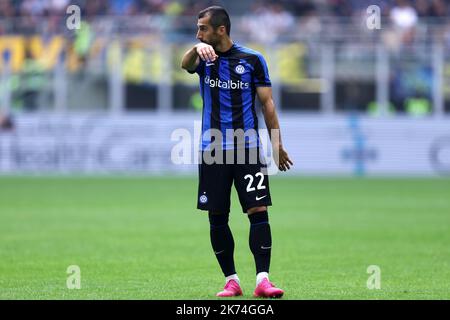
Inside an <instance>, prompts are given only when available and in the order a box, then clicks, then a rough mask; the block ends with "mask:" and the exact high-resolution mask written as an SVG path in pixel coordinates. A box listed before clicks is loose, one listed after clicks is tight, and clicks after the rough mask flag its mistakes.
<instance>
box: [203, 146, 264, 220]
mask: <svg viewBox="0 0 450 320" xmlns="http://www.w3.org/2000/svg"><path fill="white" fill-rule="evenodd" d="M250 150H252V149H250ZM250 150H248V149H246V151H245V160H244V159H243V156H242V155H243V153H241V154H240V155H241V157H240V159H238V154H239V153H238V151H236V150H233V151H222V154H223V161H222V163H212V164H209V163H211V162H207V163H206V162H205V161H204V159H205V156H211V152H210V151H203V152H202V153H201V156H202V160H201V161H200V164H199V186H198V197H197V208H198V209H200V210H208V211H213V212H218V213H228V212H230V196H231V186H232V184H233V182H234V186H235V188H236V191H237V193H238V196H239V202H240V203H241V207H242V211H243V212H244V213H246V212H247V210H248V209H250V208H253V207H259V206H270V205H272V200H271V198H270V190H269V176H268V175H267V174H265V171H264V170H263V169H264V168H265V167H266V165H265V164H264V163H263V162H264V161H261V159H260V157H259V156H257V157H253V158H251V157H250V156H249V154H250V152H251V151H250ZM253 151H254V150H253ZM230 152H231V154H230ZM256 152H257V154H258V155H259V150H258V151H256ZM255 158H256V159H255ZM227 159H228V160H229V161H227ZM231 159H233V161H230V160H231ZM238 160H241V161H240V162H237V161H238Z"/></svg>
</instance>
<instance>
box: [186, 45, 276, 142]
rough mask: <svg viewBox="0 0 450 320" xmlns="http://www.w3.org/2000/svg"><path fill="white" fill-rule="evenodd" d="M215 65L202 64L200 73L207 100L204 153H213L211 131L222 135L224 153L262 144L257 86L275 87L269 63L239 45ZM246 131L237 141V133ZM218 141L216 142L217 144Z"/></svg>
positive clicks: (199, 68) (201, 86)
mask: <svg viewBox="0 0 450 320" xmlns="http://www.w3.org/2000/svg"><path fill="white" fill-rule="evenodd" d="M216 53H217V55H218V56H219V59H217V60H216V61H214V62H205V61H202V60H201V61H200V64H199V65H198V67H197V69H196V70H195V71H193V72H192V73H194V72H196V73H198V75H199V76H200V91H201V95H202V98H203V115H202V141H201V150H209V149H210V146H211V143H212V142H214V141H211V140H212V139H211V134H208V133H210V132H211V131H210V130H211V129H217V130H220V132H221V133H222V148H223V149H224V150H227V149H233V148H234V147H239V146H244V145H245V147H246V148H250V147H256V146H257V145H259V137H258V119H257V116H256V110H255V95H256V87H258V86H271V82H270V78H269V72H268V69H267V64H266V61H265V60H264V57H263V56H262V55H261V53H259V52H257V51H254V50H251V49H249V48H246V47H243V46H240V45H238V44H236V43H234V44H233V46H232V47H231V48H230V49H229V50H228V51H227V52H223V53H222V52H216ZM237 129H241V131H242V130H243V131H244V132H245V136H244V139H237V138H236V136H239V135H235V134H234V133H235V130H237ZM217 142H218V141H216V143H217Z"/></svg>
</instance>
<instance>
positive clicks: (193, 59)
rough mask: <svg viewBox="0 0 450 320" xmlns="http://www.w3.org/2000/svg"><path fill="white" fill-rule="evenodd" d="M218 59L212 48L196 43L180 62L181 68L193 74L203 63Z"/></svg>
mask: <svg viewBox="0 0 450 320" xmlns="http://www.w3.org/2000/svg"><path fill="white" fill-rule="evenodd" d="M217 58H218V56H217V54H216V52H215V51H214V48H213V47H212V46H210V45H209V44H206V43H198V44H196V45H195V46H194V47H193V48H192V49H190V50H189V51H187V52H186V53H185V54H184V56H183V59H182V60H181V67H182V68H183V69H185V70H187V71H190V72H193V71H195V69H196V68H197V66H198V65H199V63H200V59H202V60H203V61H214V60H216V59H217Z"/></svg>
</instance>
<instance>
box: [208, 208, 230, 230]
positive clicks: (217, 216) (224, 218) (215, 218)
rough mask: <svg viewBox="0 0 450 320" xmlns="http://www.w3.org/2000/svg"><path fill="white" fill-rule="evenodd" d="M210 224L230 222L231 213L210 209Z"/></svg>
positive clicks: (216, 224) (216, 225)
mask: <svg viewBox="0 0 450 320" xmlns="http://www.w3.org/2000/svg"><path fill="white" fill-rule="evenodd" d="M208 218H209V224H210V225H211V226H213V227H218V226H223V225H226V224H228V218H229V213H223V212H217V211H209V212H208Z"/></svg>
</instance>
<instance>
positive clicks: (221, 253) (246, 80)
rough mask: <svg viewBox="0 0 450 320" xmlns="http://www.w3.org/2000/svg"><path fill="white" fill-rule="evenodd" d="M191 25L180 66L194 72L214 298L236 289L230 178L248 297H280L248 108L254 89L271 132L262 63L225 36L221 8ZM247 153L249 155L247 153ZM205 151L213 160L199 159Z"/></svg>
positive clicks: (283, 160)
mask: <svg viewBox="0 0 450 320" xmlns="http://www.w3.org/2000/svg"><path fill="white" fill-rule="evenodd" d="M197 27H198V32H197V39H198V40H200V43H198V44H196V45H195V46H194V47H193V48H192V49H190V50H189V51H187V52H186V53H185V54H184V56H183V59H182V63H181V66H182V68H183V69H185V70H187V71H188V72H190V73H197V74H198V75H199V77H200V91H201V94H202V98H203V115H202V141H201V156H202V159H205V160H204V161H201V163H200V165H199V187H198V203H197V208H198V209H200V210H205V211H208V216H209V222H210V239H211V245H212V248H213V250H214V253H215V255H216V258H217V260H218V262H219V265H220V267H221V269H222V272H223V274H224V275H225V288H224V290H223V291H221V292H219V293H218V294H217V296H219V297H232V296H240V295H242V289H241V287H240V284H239V278H238V276H237V273H236V270H235V265H234V258H233V252H234V240H233V235H232V233H231V230H230V228H229V225H228V218H229V212H230V195H231V187H232V184H233V182H234V185H235V187H236V190H237V192H238V196H239V201H240V203H241V206H242V210H243V212H244V213H247V215H248V219H249V220H250V236H249V245H250V249H251V252H252V253H253V255H254V260H255V264H256V289H255V291H254V296H255V297H267V298H280V297H281V296H282V295H283V293H284V292H283V290H281V289H279V288H277V287H275V286H274V285H273V284H272V283H271V282H270V281H269V266H270V257H271V248H272V237H271V230H270V225H269V219H268V213H267V207H268V206H270V205H272V202H271V197H270V192H269V180H268V175H267V172H266V171H265V172H264V173H263V170H262V169H263V168H264V167H266V164H265V162H264V161H262V160H261V159H260V157H259V155H260V151H261V150H260V148H261V141H260V137H259V136H258V133H257V132H258V131H257V130H258V119H257V116H256V111H255V95H257V96H258V98H259V100H260V101H261V104H262V111H263V114H264V119H265V122H266V126H267V129H268V130H269V135H271V130H274V131H275V132H279V128H280V126H279V123H278V117H277V114H276V111H275V105H274V102H273V99H272V88H271V82H270V78H269V72H268V69H267V65H266V62H265V60H264V57H263V56H262V55H261V54H260V53H259V52H257V51H254V50H251V49H249V48H246V47H244V46H241V45H239V44H237V43H236V42H233V40H232V39H231V38H230V28H231V23H230V18H229V15H228V13H227V12H226V10H225V9H224V8H222V7H219V6H212V7H208V8H206V9H204V10H202V11H201V12H200V13H199V15H198V22H197ZM230 130H231V134H230ZM277 130H278V131H277ZM239 132H240V133H242V132H244V133H245V134H244V135H240V134H238V133H239ZM217 133H218V134H217ZM272 135H273V134H272ZM277 136H278V139H273V138H272V136H271V138H272V139H271V140H272V150H273V152H274V154H278V157H275V160H276V161H277V165H278V168H279V169H280V170H281V171H286V170H288V169H290V166H291V165H293V163H292V161H291V160H290V159H289V156H288V154H287V152H286V151H285V150H284V148H283V145H282V143H281V138H279V135H277ZM274 141H275V142H274ZM239 151H243V153H240V152H239ZM255 152H256V154H257V155H258V156H257V157H256V160H255V159H254V158H252V155H253V154H254V153H255ZM239 155H240V156H239ZM217 156H222V158H221V159H222V160H223V157H225V158H226V161H221V160H219V161H215V160H217V159H220V158H218V157H217ZM211 157H212V158H213V160H214V161H206V159H210V160H211ZM252 159H253V160H254V161H252ZM230 160H231V161H230ZM224 162H225V163H224ZM230 162H231V163H230Z"/></svg>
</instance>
